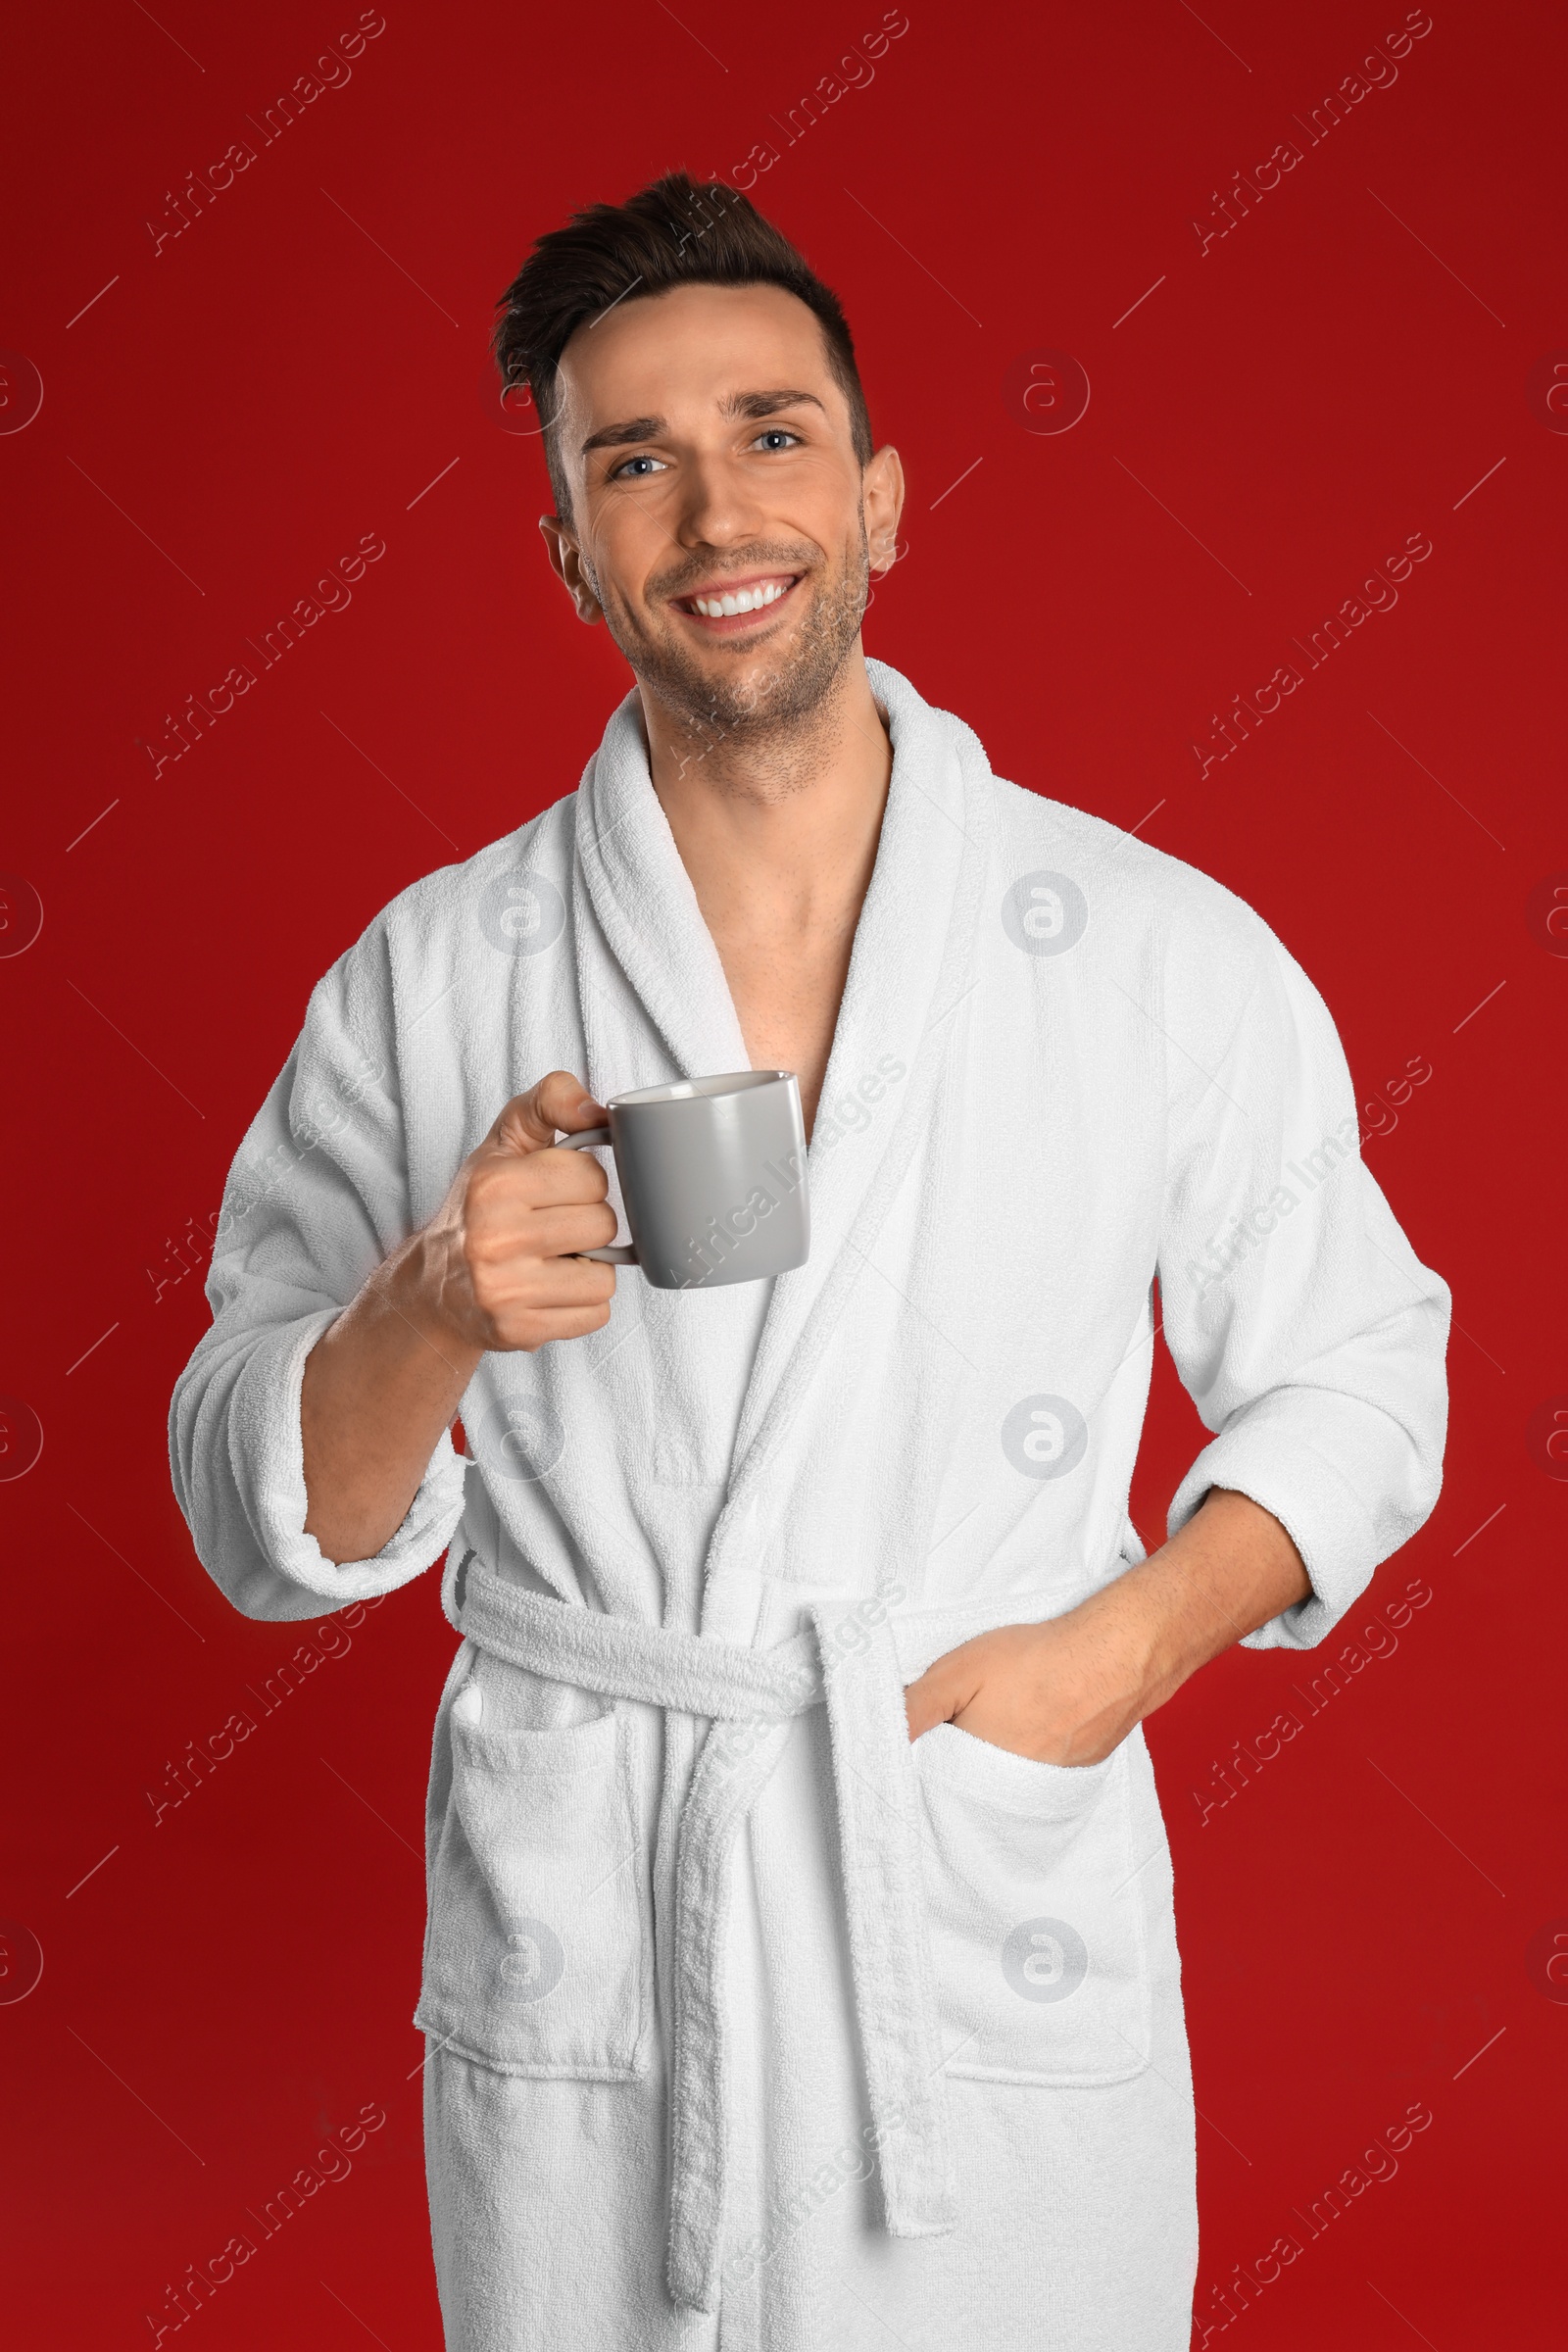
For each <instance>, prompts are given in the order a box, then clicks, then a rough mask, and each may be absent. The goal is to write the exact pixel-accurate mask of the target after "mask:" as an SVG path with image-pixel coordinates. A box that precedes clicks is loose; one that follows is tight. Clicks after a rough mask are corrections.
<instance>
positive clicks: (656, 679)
mask: <svg viewBox="0 0 1568 2352" xmlns="http://www.w3.org/2000/svg"><path fill="white" fill-rule="evenodd" d="M857 519H858V522H859V531H858V543H857V542H852V543H851V544H850V546H848V547H847V548H846V550H845V552H844V558H843V561H842V562H841V563H840V564H838V565H837V566H836V567H835V568H834V569H832V570H831V571H828V570H826V569H816V568H815V567H813V575H814V584H813V594H812V596H811V599H810V602H809V605H808V607H807V610H806V614H805V618H804V621H803V623H802V625H801V627H800V628H799V630H798V631H797V632H796V633H795V635H794V637H793V638H792V640H791V641H790V644H789V648H788V651H787V652H781V653H780V654H779V656H777V657H776V658H773V657H771V656H770V654H769V652H768V651H767V649H765V648H764V649H763V650H762V651H761V652H760V654H753V655H737V656H736V657H735V658H734V661H735V666H734V670H733V672H731V671H730V670H729V669H727V667H726V666H725V654H724V649H723V641H722V640H721V639H718V640H715V641H714V644H715V652H716V654H717V661H716V662H714V663H713V666H711V667H709V666H707V665H705V664H704V663H703V662H701V661H699V660H698V659H697V657H696V655H695V653H691V654H688V653H687V651H686V649H685V647H684V646H682V645H681V644H679V643H678V642H677V641H676V640H675V639H674V636H673V633H671V635H670V636H667V637H666V636H662V635H655V634H653V633H652V632H650V631H648V630H646V629H644V628H643V627H642V626H641V625H640V623H639V622H638V621H637V620H636V619H634V618H633V616H632V615H631V613H629V612H628V610H627V608H626V607H625V606H624V605H623V604H622V603H620V601H619V600H618V599H614V598H612V599H611V600H609V601H607V600H606V598H605V597H604V595H603V594H601V592H600V589H599V583H598V582H597V581H593V583H592V584H593V587H594V593H595V595H596V596H598V598H599V604H600V609H601V611H602V612H603V613H604V615H605V625H606V626H607V628H608V629H609V631H610V634H611V636H612V637H613V640H614V642H615V644H616V645H617V646H618V647H619V649H620V651H621V653H622V654H623V655H624V657H625V659H626V661H627V662H628V663H629V664H630V666H631V668H632V670H633V672H634V674H635V676H636V678H637V682H638V684H639V685H640V686H642V687H643V688H645V689H646V690H647V691H648V692H649V693H651V694H653V695H656V696H657V697H658V699H659V701H660V702H662V704H663V705H664V707H665V709H666V710H667V711H669V712H670V713H671V715H672V716H673V718H674V719H675V720H676V722H677V724H678V726H679V727H680V729H681V732H682V734H683V735H684V736H685V737H686V738H687V740H688V741H689V743H690V745H691V751H690V754H689V755H688V758H689V759H690V760H692V761H693V762H694V763H695V762H697V761H701V762H702V766H703V772H704V773H705V774H706V775H708V777H709V778H710V779H711V781H712V782H714V783H722V782H723V781H725V780H726V778H727V775H728V774H729V773H730V772H731V771H733V772H735V773H736V774H737V776H738V775H739V774H741V773H745V774H746V775H747V776H748V778H749V779H755V778H756V776H757V768H758V761H759V755H761V756H762V759H763V762H764V764H765V765H766V767H767V768H768V769H770V770H772V771H773V778H774V782H775V788H778V789H784V790H788V789H790V788H791V787H792V786H793V785H796V784H800V783H805V782H806V781H808V780H809V776H810V775H811V774H812V773H814V772H815V770H816V768H817V767H818V766H819V765H820V764H822V760H823V758H824V757H825V756H826V754H827V750H828V747H827V746H826V744H825V743H824V742H823V740H822V739H823V737H824V734H825V733H826V732H828V731H829V730H830V723H831V722H830V715H829V705H830V702H831V698H832V694H833V689H834V687H835V686H836V684H837V682H838V680H839V678H840V677H841V676H842V674H843V671H844V666H845V663H846V662H847V661H848V660H849V657H850V653H851V650H852V649H853V647H854V645H855V643H856V640H857V639H858V636H859V633H860V622H861V619H862V618H863V616H864V613H865V608H866V604H867V602H868V597H869V589H870V578H871V571H870V549H869V547H868V545H867V542H866V536H865V525H864V521H863V519H861V518H857ZM802 552H803V551H801V550H799V549H797V550H795V551H793V552H792V553H790V554H788V555H786V556H785V557H784V558H783V560H782V561H780V560H779V555H778V551H777V550H769V549H767V548H762V549H760V551H759V555H758V563H757V568H758V569H762V568H765V567H766V565H767V564H777V567H778V568H779V569H780V570H787V569H791V570H792V569H795V568H797V567H798V566H799V564H800V560H801V554H802ZM818 552H819V551H818ZM590 579H592V575H591V574H590ZM677 593H678V591H677ZM742 663H744V664H745V667H742ZM683 764H684V761H683Z"/></svg>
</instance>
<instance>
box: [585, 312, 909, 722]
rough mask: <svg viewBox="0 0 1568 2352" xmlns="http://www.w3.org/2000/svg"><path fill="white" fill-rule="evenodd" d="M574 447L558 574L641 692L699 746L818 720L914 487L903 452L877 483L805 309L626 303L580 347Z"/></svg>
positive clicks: (877, 461)
mask: <svg viewBox="0 0 1568 2352" xmlns="http://www.w3.org/2000/svg"><path fill="white" fill-rule="evenodd" d="M557 441H558V447H559V449H560V454H561V463H562V466H563V467H564V470H565V472H566V475H567V478H568V480H569V481H570V483H571V486H572V512H571V515H570V517H569V519H566V520H565V521H564V524H553V523H552V522H550V521H547V522H546V523H545V525H544V528H545V530H546V534H547V536H548V537H549V538H550V540H551V550H552V560H553V561H554V563H555V564H556V567H557V569H558V570H559V571H560V572H561V574H562V576H563V578H564V580H565V581H566V584H567V586H568V587H569V588H570V589H571V591H572V594H573V597H574V599H575V601H576V605H577V610H578V612H579V613H581V614H582V616H583V618H584V619H589V620H592V619H597V618H598V617H599V616H600V615H601V614H603V616H604V619H605V620H606V622H607V623H608V625H609V628H610V632H611V635H612V636H613V638H614V640H615V643H616V644H617V645H618V646H619V648H620V650H621V652H622V653H623V654H624V655H625V657H626V660H627V661H628V662H630V664H631V666H632V668H633V670H634V671H635V672H636V674H637V677H638V679H639V680H640V681H641V682H642V683H643V684H645V685H646V686H648V687H649V688H650V689H651V690H652V691H653V692H654V693H656V694H657V695H658V696H659V697H660V699H661V700H662V702H664V703H665V704H667V705H668V706H669V707H670V708H671V709H672V711H674V712H675V713H676V714H677V715H678V716H679V717H680V718H682V719H683V720H684V721H685V722H686V723H687V725H688V726H690V727H691V728H693V729H694V730H697V731H701V730H705V729H715V728H716V729H718V730H721V731H722V732H723V733H725V734H736V733H745V734H751V735H760V734H766V733H768V732H771V731H772V730H773V729H774V728H776V727H779V726H781V725H788V724H789V723H790V722H791V721H793V720H796V719H798V718H800V717H801V716H802V715H803V714H804V713H806V712H808V711H810V710H811V709H813V708H814V707H815V706H816V705H817V704H818V703H819V702H820V701H821V699H822V697H823V696H824V694H825V693H826V692H827V691H828V689H829V688H830V687H831V685H832V683H833V681H834V679H835V678H836V677H837V676H838V674H839V671H840V670H841V668H842V666H843V664H844V662H845V660H846V658H847V657H848V655H849V653H850V651H851V649H852V648H853V647H854V646H855V645H856V644H857V643H858V637H859V629H860V615H861V613H863V611H864V609H865V601H866V588H867V580H868V575H869V572H870V570H871V569H872V568H876V569H882V568H884V567H885V565H886V564H887V563H888V562H890V561H891V560H892V554H893V540H894V534H895V532H896V530H897V527H898V512H899V500H900V496H901V494H902V479H901V477H900V475H899V466H898V458H897V456H896V454H895V453H894V452H893V451H892V450H883V451H880V452H879V453H878V455H877V457H876V458H874V459H873V460H872V462H871V465H870V466H868V467H866V468H864V470H863V471H862V468H861V466H860V464H859V461H858V458H857V457H856V454H855V450H854V447H853V445H852V442H851V437H850V413H849V404H848V402H847V401H846V399H845V397H844V395H843V393H842V392H841V391H840V390H839V388H838V386H837V384H836V383H835V382H834V381H833V378H832V375H831V374H830V372H829V369H828V364H827V355H826V350H825V347H824V345H823V341H822V333H821V329H820V327H819V326H818V324H817V321H816V319H815V318H814V316H813V315H812V313H811V312H810V311H809V310H808V309H807V307H806V305H805V304H804V303H803V302H799V301H797V299H796V298H795V296H794V295H792V294H786V293H784V292H783V291H782V290H781V289H780V288H779V287H776V286H681V287H678V288H676V289H674V290H673V291H671V292H669V293H666V294H660V295H657V296H654V297H652V298H650V299H646V300H643V301H640V302H639V301H637V300H635V299H631V300H627V301H625V302H623V303H621V304H618V305H617V306H616V307H615V308H613V310H610V311H608V312H605V313H603V314H602V315H601V316H600V318H599V319H597V320H596V321H595V322H594V323H593V324H592V325H588V326H582V327H579V328H578V330H577V332H576V333H575V334H574V335H573V336H572V338H571V340H570V342H569V343H568V344H567V346H566V349H565V352H564V355H563V359H562V366H561V405H560V410H559V422H558V426H557ZM868 535H869V543H868ZM726 603H727V604H728V605H729V607H730V610H729V611H728V612H727V613H726V612H725V611H724V610H723V606H724V604H726ZM738 604H739V605H743V606H745V607H746V608H747V609H746V610H744V611H737V610H735V607H736V606H737V605H738Z"/></svg>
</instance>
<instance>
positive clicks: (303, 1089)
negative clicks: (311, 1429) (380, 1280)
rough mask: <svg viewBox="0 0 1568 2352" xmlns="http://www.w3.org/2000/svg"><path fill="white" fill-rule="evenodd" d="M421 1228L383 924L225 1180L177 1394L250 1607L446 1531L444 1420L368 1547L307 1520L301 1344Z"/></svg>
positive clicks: (423, 1554) (316, 1021)
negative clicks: (402, 1502) (411, 1483)
mask: <svg viewBox="0 0 1568 2352" xmlns="http://www.w3.org/2000/svg"><path fill="white" fill-rule="evenodd" d="M411 1229H412V1220H411V1217H410V1211H409V1195H408V1180H407V1167H406V1158H405V1151H404V1130H403V1111H402V1103H401V1100H400V1086H399V1079H398V1072H397V1055H396V1051H395V1044H394V1028H393V992H392V982H391V974H390V970H389V962H388V953H387V945H386V938H385V933H384V929H383V927H382V926H381V925H380V924H379V923H377V924H373V925H372V926H371V928H370V930H369V931H368V932H367V933H366V935H365V937H364V938H363V939H362V940H361V941H360V942H359V944H358V945H357V946H356V947H355V948H353V949H351V950H350V951H349V953H348V955H346V956H344V957H343V958H342V959H341V960H340V961H339V962H338V963H337V964H336V965H334V967H333V968H332V970H331V971H330V972H328V973H327V974H326V976H325V978H324V979H323V980H322V981H321V982H320V983H319V986H318V987H317V989H316V990H315V992H314V994H313V996H312V998H311V1002H310V1006H309V1009H308V1012H307V1015H306V1020H305V1027H304V1030H303V1032H302V1034H301V1036H300V1039H299V1042H298V1044H297V1045H296V1046H295V1049H294V1051H293V1053H292V1054H290V1055H289V1058H288V1061H287V1063H286V1064H285V1066H284V1068H283V1071H282V1074H281V1076H280V1077H279V1078H278V1080H277V1083H276V1085H275V1086H274V1087H273V1088H272V1090H271V1093H270V1095H269V1096H268V1098H267V1101H266V1103H264V1104H263V1106H262V1109H261V1111H260V1113H259V1114H258V1116H257V1118H256V1120H255V1123H254V1124H253V1126H252V1127H251V1129H250V1132H249V1133H248V1135H247V1136H246V1138H245V1140H244V1143H243V1144H242V1145H241V1147H240V1150H239V1153H238V1156H237V1157H236V1159H235V1161H234V1165H233V1167H232V1169H231V1170H230V1172H229V1178H228V1183H227V1185H226V1187H225V1188H224V1193H223V1204H222V1208H221V1212H220V1216H219V1225H218V1240H217V1247H216V1249H215V1250H214V1253H213V1262H212V1268H211V1272H210V1274H209V1277H208V1283H207V1297H208V1300H209V1302H210V1304H211V1306H212V1310H213V1327H212V1329H211V1331H209V1332H208V1333H207V1334H206V1336H205V1338H204V1339H203V1340H202V1341H201V1343H200V1345H199V1346H198V1347H197V1348H196V1351H195V1353H194V1354H193V1355H192V1357H191V1359H190V1362H189V1363H188V1364H187V1365H186V1367H185V1370H184V1371H183V1373H182V1374H181V1375H180V1378H179V1381H178V1383H177V1385H176V1387H175V1390H174V1396H173V1401H172V1406H171V1408H170V1424H169V1439H170V1461H171V1467H172V1473H173V1482H174V1493H175V1495H176V1497H177V1499H178V1502H179V1507H180V1509H181V1510H182V1511H183V1513H184V1515H185V1520H186V1524H187V1525H188V1526H189V1528H190V1532H191V1536H192V1539H193V1541H194V1543H195V1546H196V1550H197V1554H198V1556H199V1557H200V1559H201V1561H202V1564H203V1566H204V1567H205V1568H206V1569H207V1570H208V1572H209V1574H210V1575H211V1576H212V1577H213V1578H214V1580H215V1581H216V1582H217V1583H218V1584H219V1585H220V1586H221V1589H222V1591H223V1592H224V1593H226V1594H227V1595H228V1598H229V1599H230V1600H231V1601H232V1602H233V1603H234V1605H235V1607H236V1608H238V1609H240V1610H241V1611H243V1613H244V1614H245V1615H246V1616H247V1617H258V1618H285V1619H286V1618H296V1617H312V1616H319V1615H320V1613H321V1610H322V1608H323V1605H324V1606H325V1607H326V1608H328V1609H332V1608H338V1607H342V1606H344V1605H345V1604H347V1603H348V1602H350V1601H354V1600H365V1599H369V1598H371V1597H373V1596H374V1595H376V1594H379V1593H390V1592H392V1591H394V1590H395V1589H396V1587H397V1586H399V1585H404V1584H407V1583H409V1581H410V1580H411V1579H412V1578H414V1577H416V1576H417V1575H419V1574H420V1572H421V1571H422V1570H423V1569H425V1568H428V1567H429V1566H430V1565H431V1563H432V1562H433V1561H434V1560H436V1559H438V1558H439V1557H440V1555H441V1554H442V1552H444V1551H445V1549H446V1547H447V1545H448V1544H449V1543H450V1542H451V1540H452V1537H453V1534H454V1532H455V1530H456V1528H457V1524H458V1521H459V1519H460V1517H461V1516H462V1512H463V1485H464V1471H463V1466H462V1463H461V1461H460V1460H459V1458H458V1455H457V1453H456V1451H455V1449H454V1447H453V1445H452V1440H451V1437H450V1436H449V1435H447V1434H445V1433H444V1434H443V1435H442V1437H441V1439H440V1442H439V1443H438V1445H437V1446H436V1448H435V1451H434V1453H433V1454H432V1455H431V1458H430V1462H429V1465H428V1467H427V1468H426V1470H425V1474H424V1478H423V1481H422V1483H421V1484H420V1487H419V1490H418V1493H417V1495H415V1497H414V1500H413V1502H412V1503H411V1504H410V1506H409V1512H408V1516H407V1517H406V1519H405V1520H404V1522H403V1524H402V1526H401V1527H400V1528H398V1530H397V1531H396V1533H395V1534H394V1535H393V1536H391V1537H390V1538H389V1539H388V1541H387V1543H386V1544H384V1545H383V1547H382V1549H381V1550H380V1551H379V1552H378V1553H377V1554H376V1556H375V1557H374V1559H369V1560H351V1561H344V1562H342V1563H335V1562H333V1561H331V1560H328V1559H326V1558H325V1557H324V1556H323V1554H322V1552H321V1549H320V1546H319V1544H318V1543H317V1541H316V1539H315V1537H314V1536H309V1535H307V1534H306V1532H305V1513H306V1495H305V1468H304V1451H303V1446H302V1443H301V1438H300V1388H301V1383H302V1381H303V1378H304V1373H305V1359H306V1357H307V1356H308V1355H309V1354H310V1351H311V1349H312V1348H314V1347H315V1345H316V1342H317V1341H318V1340H319V1338H320V1336H321V1334H322V1332H323V1331H325V1330H326V1328H327V1326H328V1324H330V1323H331V1322H332V1321H333V1319H334V1318H335V1316H336V1315H337V1313H338V1311H339V1309H340V1308H342V1307H344V1306H346V1305H347V1303H348V1302H349V1300H350V1299H352V1298H353V1297H354V1295H355V1293H356V1292H357V1291H358V1290H359V1288H360V1286H361V1284H362V1283H363V1282H364V1281H365V1279H366V1277H367V1275H368V1274H369V1273H370V1271H371V1270H372V1268H373V1267H375V1266H376V1265H378V1264H379V1263H380V1261H381V1260H382V1258H384V1257H385V1256H386V1255H387V1253H388V1251H389V1250H392V1249H393V1248H394V1247H395V1246H396V1245H397V1244H398V1243H399V1242H400V1241H403V1240H404V1239H405V1238H406V1237H407V1235H408V1233H409V1232H410V1231H411Z"/></svg>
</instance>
